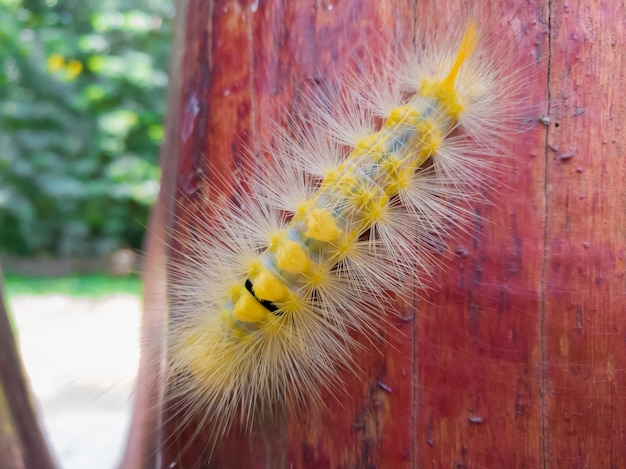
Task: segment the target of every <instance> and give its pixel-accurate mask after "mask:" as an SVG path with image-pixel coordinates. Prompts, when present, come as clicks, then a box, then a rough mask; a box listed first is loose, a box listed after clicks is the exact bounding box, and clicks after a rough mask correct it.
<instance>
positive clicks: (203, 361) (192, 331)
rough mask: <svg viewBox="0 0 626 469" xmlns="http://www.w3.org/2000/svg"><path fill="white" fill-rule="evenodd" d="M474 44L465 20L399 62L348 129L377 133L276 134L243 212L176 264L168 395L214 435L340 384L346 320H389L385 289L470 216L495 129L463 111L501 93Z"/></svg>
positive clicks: (356, 327)
mask: <svg viewBox="0 0 626 469" xmlns="http://www.w3.org/2000/svg"><path fill="white" fill-rule="evenodd" d="M476 47H477V33H476V27H475V26H474V25H470V26H469V27H467V28H466V31H465V34H464V35H463V38H462V39H461V41H460V45H458V47H457V49H456V52H455V53H454V54H452V55H451V56H450V54H449V52H448V54H444V56H443V57H442V58H438V57H430V59H432V63H433V64H434V65H432V64H431V65H429V66H425V67H423V68H420V70H421V71H420V73H416V74H415V77H414V79H413V82H412V83H410V84H408V85H407V83H405V82H404V81H406V80H404V81H403V78H402V74H399V77H398V78H397V81H398V82H397V83H394V84H392V88H393V89H394V90H399V89H402V91H401V92H399V91H394V92H392V93H390V94H391V95H393V96H394V97H395V102H394V103H393V105H387V104H385V103H377V104H376V105H375V106H374V107H375V108H376V109H386V112H385V113H384V115H382V116H380V117H379V116H377V115H375V113H372V116H371V117H368V116H366V120H368V122H360V123H356V124H355V125H354V128H355V129H356V128H359V129H364V128H368V127H370V125H369V124H370V121H371V122H377V121H378V122H379V123H380V125H379V126H378V129H377V130H375V131H372V132H369V133H367V134H363V135H360V136H359V137H358V138H355V139H354V140H353V141H351V142H349V143H350V145H349V148H348V149H347V150H346V145H345V144H346V142H338V141H336V140H334V139H332V138H330V137H328V136H326V135H325V134H319V133H317V132H314V131H310V130H304V129H303V130H301V134H300V137H306V139H305V140H307V142H306V143H301V142H299V141H295V140H290V139H288V138H286V137H283V138H282V145H281V147H280V148H278V151H277V152H276V154H275V156H273V162H274V164H273V166H272V167H271V168H265V169H264V170H263V174H262V175H260V176H258V178H257V179H255V180H254V181H253V184H252V187H253V189H255V188H256V189H257V193H253V194H251V195H247V194H246V193H242V194H241V196H240V202H241V206H245V210H244V209H242V208H241V207H237V206H235V205H234V204H233V205H229V206H228V207H226V208H224V209H222V210H220V211H219V213H218V216H217V218H218V220H217V222H216V223H215V225H216V228H212V237H211V239H208V240H207V239H202V240H198V242H197V243H194V251H195V252H194V253H193V257H191V256H189V258H186V259H184V262H186V263H187V265H185V266H182V267H179V266H175V267H174V268H173V269H172V276H173V282H172V283H173V285H172V289H171V295H172V305H173V306H172V308H173V309H174V310H175V312H176V314H175V315H174V316H173V319H172V324H171V328H170V330H171V332H170V345H169V346H170V353H169V356H170V363H169V366H170V371H171V374H172V376H174V377H175V379H176V380H180V386H178V387H177V385H176V383H174V385H173V394H174V395H176V393H177V392H180V393H181V394H184V395H185V398H186V399H187V400H188V402H190V403H193V404H192V405H193V406H194V407H195V409H193V410H196V411H199V412H202V413H203V415H204V416H205V418H206V419H208V420H210V421H211V422H214V423H215V428H216V434H219V433H220V432H225V431H226V430H227V429H228V427H229V426H230V424H231V423H232V421H233V420H234V419H236V418H238V419H239V421H240V422H241V423H242V424H243V425H244V426H250V425H251V424H252V421H253V419H254V417H255V415H259V414H263V413H266V412H273V411H274V409H277V408H281V407H284V406H285V405H287V406H294V405H296V404H297V403H298V402H301V401H302V400H304V399H306V398H309V397H311V396H313V397H315V396H317V395H318V394H317V393H318V388H319V386H320V385H321V384H324V385H326V386H330V385H333V384H339V383H338V382H337V379H338V378H337V377H338V375H337V370H338V369H339V368H341V367H348V368H350V367H354V366H355V365H354V363H353V359H352V356H353V352H354V347H358V345H355V343H354V342H355V341H354V339H353V338H352V336H353V332H354V331H359V332H362V333H363V334H366V335H367V334H368V333H369V332H371V331H372V330H373V329H374V327H375V326H376V325H377V324H380V323H381V321H384V317H385V314H386V310H387V309H389V307H390V300H389V299H388V296H387V295H386V292H387V291H398V290H400V289H401V288H402V287H403V286H404V284H405V283H406V282H407V280H406V279H407V278H410V279H413V277H414V274H415V271H416V269H417V270H418V271H419V270H420V268H422V269H423V267H424V266H426V265H428V264H429V263H430V262H431V257H432V254H431V253H430V252H431V248H430V247H429V246H430V245H432V243H433V241H432V240H433V237H440V236H442V234H445V232H446V230H447V229H448V228H447V226H449V225H450V226H455V225H457V226H458V225H462V224H463V219H464V218H466V216H467V211H466V209H465V208H464V203H465V202H466V200H467V198H468V197H472V196H471V195H468V194H470V192H469V188H470V187H473V186H475V184H476V180H477V179H479V177H480V173H481V171H482V169H483V168H484V165H485V163H484V161H483V160H481V159H480V158H474V156H476V153H479V152H480V151H481V149H482V148H488V145H487V146H483V147H481V146H480V143H477V141H478V140H481V139H482V140H487V141H488V140H489V138H490V137H493V135H491V134H489V132H487V131H485V130H484V129H483V130H482V132H481V135H480V138H479V139H475V138H474V136H473V135H468V134H467V132H466V131H465V125H464V123H465V122H470V124H471V123H472V121H471V120H469V119H468V114H471V113H472V112H473V111H474V109H475V108H478V109H480V103H481V100H482V99H491V98H492V97H493V96H494V95H497V94H498V91H497V89H495V86H496V85H497V80H493V79H492V78H493V77H492V76H491V75H481V73H482V72H481V71H480V70H476V69H475V67H476V65H477V64H478V62H475V61H472V57H473V53H474V50H475V49H476ZM472 67H474V68H472ZM406 68H407V69H412V68H415V67H411V66H407V67H406ZM414 71H415V70H414ZM481 76H486V77H487V78H488V79H487V80H485V82H484V83H482V84H481V85H480V86H477V85H475V84H470V83H468V82H469V81H471V80H470V78H471V79H472V80H474V79H475V78H477V77H481ZM390 78H391V77H390ZM406 88H409V89H408V90H407V89H406ZM377 96H378V95H377V94H376V92H374V93H372V98H371V101H372V102H374V101H376V100H377ZM320 112H322V111H321V110H320ZM368 112H369V111H368ZM366 114H367V113H366ZM355 118H358V117H355ZM343 119H344V120H347V119H349V116H345V117H344V118H343ZM321 120H324V118H323V117H322V118H321ZM328 120H329V121H331V120H332V119H328ZM492 128H493V127H492ZM341 133H342V132H341V131H338V132H337V134H341ZM347 133H350V132H347ZM472 145H473V146H472ZM468 148H469V150H468ZM476 148H478V150H476ZM253 192H254V191H253ZM196 244H197V246H196ZM178 318H180V319H178ZM179 390H180V391H179Z"/></svg>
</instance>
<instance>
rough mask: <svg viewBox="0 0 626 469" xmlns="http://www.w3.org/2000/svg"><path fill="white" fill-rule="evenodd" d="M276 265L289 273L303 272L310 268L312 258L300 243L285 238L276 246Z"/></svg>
mask: <svg viewBox="0 0 626 469" xmlns="http://www.w3.org/2000/svg"><path fill="white" fill-rule="evenodd" d="M276 265H277V266H278V267H279V268H280V269H283V270H286V271H287V272H289V273H292V274H302V273H304V272H306V271H308V270H309V267H310V266H311V260H310V259H309V256H307V255H306V252H304V249H303V248H302V246H301V245H300V244H299V243H297V242H295V241H292V240H290V239H283V240H282V241H281V242H280V244H279V245H278V247H277V248H276Z"/></svg>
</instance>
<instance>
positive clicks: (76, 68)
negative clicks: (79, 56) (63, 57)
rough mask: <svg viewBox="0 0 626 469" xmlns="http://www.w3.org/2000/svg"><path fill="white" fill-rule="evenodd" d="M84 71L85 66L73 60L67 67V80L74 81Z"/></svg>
mask: <svg viewBox="0 0 626 469" xmlns="http://www.w3.org/2000/svg"><path fill="white" fill-rule="evenodd" d="M82 71H83V64H81V63H80V62H79V61H78V60H75V59H72V60H70V61H69V62H68V63H67V66H66V67H65V78H66V79H67V80H73V79H74V78H76V77H77V76H78V75H80V72H82Z"/></svg>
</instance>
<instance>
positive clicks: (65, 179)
mask: <svg viewBox="0 0 626 469" xmlns="http://www.w3.org/2000/svg"><path fill="white" fill-rule="evenodd" d="M173 8H174V7H173V0H149V1H148V0H127V1H126V0H0V253H10V254H14V255H22V256H25V255H28V256H33V255H40V254H47V255H55V256H92V255H101V254H106V253H109V252H111V251H113V250H115V249H117V248H118V247H131V248H138V247H139V246H140V244H141V239H142V237H143V232H144V225H145V222H146V218H147V213H148V210H149V207H150V205H151V204H152V202H153V201H154V200H155V198H156V194H157V190H158V177H159V169H158V148H159V145H160V143H161V140H162V138H163V127H162V122H163V115H164V112H165V95H166V92H165V88H166V85H167V66H168V61H169V54H170V47H171V19H172V16H173Z"/></svg>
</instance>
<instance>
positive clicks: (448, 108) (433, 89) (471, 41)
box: [418, 23, 478, 121]
mask: <svg viewBox="0 0 626 469" xmlns="http://www.w3.org/2000/svg"><path fill="white" fill-rule="evenodd" d="M476 29H477V27H476V23H471V24H470V25H469V26H468V27H467V28H466V30H465V33H464V34H463V39H462V40H461V45H460V46H459V51H458V53H457V56H456V59H455V61H454V64H453V65H452V68H451V69H450V71H449V72H448V75H447V76H446V77H445V78H444V79H443V80H424V81H423V82H422V84H421V86H420V88H419V93H418V94H419V95H420V96H423V97H425V98H435V99H436V100H437V101H439V102H440V103H441V104H443V109H444V111H445V112H446V114H448V115H449V116H450V117H452V118H453V120H455V121H456V120H457V119H458V115H459V114H460V113H461V112H463V110H464V107H465V106H464V103H463V97H462V96H461V94H460V93H459V92H458V91H457V89H456V79H457V78H458V76H459V71H460V70H461V67H462V66H463V64H464V63H465V62H466V61H467V59H468V58H469V57H470V56H471V55H472V53H473V52H474V50H475V49H476V45H477V44H478V34H477V32H476Z"/></svg>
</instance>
